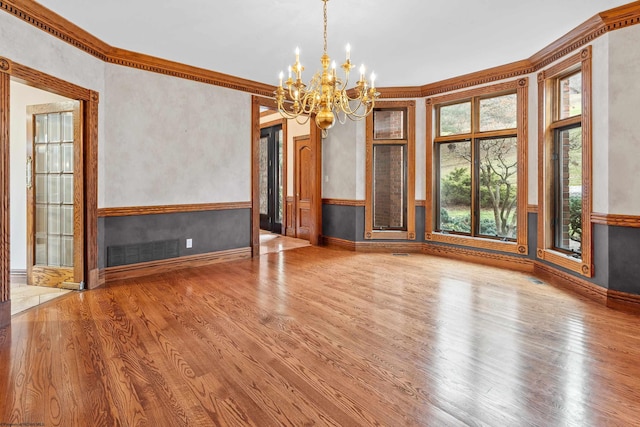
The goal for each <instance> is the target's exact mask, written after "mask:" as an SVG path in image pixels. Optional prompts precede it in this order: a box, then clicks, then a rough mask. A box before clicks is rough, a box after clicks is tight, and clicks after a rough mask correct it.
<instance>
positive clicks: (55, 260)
mask: <svg viewBox="0 0 640 427" xmlns="http://www.w3.org/2000/svg"><path fill="white" fill-rule="evenodd" d="M27 137H28V143H27V282H28V284H30V285H37V286H52V287H75V286H78V287H79V284H80V283H81V282H83V281H84V277H83V271H84V260H83V242H84V233H83V224H84V220H83V209H82V207H83V204H84V202H83V194H82V193H83V190H82V189H83V181H82V176H83V174H82V171H83V162H82V153H83V147H82V120H81V115H80V103H79V102H78V101H70V102H61V103H55V104H46V105H32V106H29V107H27Z"/></svg>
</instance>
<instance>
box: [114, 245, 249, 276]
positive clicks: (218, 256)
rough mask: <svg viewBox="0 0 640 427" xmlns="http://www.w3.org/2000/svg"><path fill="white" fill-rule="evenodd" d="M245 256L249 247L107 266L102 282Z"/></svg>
mask: <svg viewBox="0 0 640 427" xmlns="http://www.w3.org/2000/svg"><path fill="white" fill-rule="evenodd" d="M246 258H251V248H248V247H247V248H239V249H230V250H226V251H219V252H210V253H206V254H198V255H189V256H184V257H179V258H169V259H164V260H160V261H150V262H142V263H138V264H129V265H122V266H117V267H107V268H105V269H104V270H103V271H104V274H103V276H104V283H111V282H114V281H116V280H125V279H132V278H135V277H141V276H149V275H152V274H160V273H166V272H168V271H174V270H179V269H184V268H194V267H202V266H205V265H210V264H217V263H220V262H228V261H236V260H240V259H246Z"/></svg>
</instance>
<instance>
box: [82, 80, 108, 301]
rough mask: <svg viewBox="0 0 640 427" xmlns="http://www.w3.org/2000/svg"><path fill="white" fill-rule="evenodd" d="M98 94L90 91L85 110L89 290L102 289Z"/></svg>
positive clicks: (87, 281)
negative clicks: (99, 263)
mask: <svg viewBox="0 0 640 427" xmlns="http://www.w3.org/2000/svg"><path fill="white" fill-rule="evenodd" d="M99 101H100V95H99V94H98V92H95V91H90V92H89V99H88V100H84V101H83V104H84V105H83V107H84V108H83V109H84V122H85V123H84V125H85V126H84V150H85V151H84V176H85V179H84V191H85V193H84V203H85V212H84V220H85V239H86V244H85V250H86V256H85V275H84V277H85V282H86V284H87V286H86V287H87V289H92V288H96V287H99V286H101V285H102V284H103V283H100V280H99V277H98V273H99V269H98V120H99V117H98V103H99Z"/></svg>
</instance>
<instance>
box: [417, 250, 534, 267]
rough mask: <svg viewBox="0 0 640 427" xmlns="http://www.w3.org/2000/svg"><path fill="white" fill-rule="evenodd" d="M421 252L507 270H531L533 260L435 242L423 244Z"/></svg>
mask: <svg viewBox="0 0 640 427" xmlns="http://www.w3.org/2000/svg"><path fill="white" fill-rule="evenodd" d="M422 253H424V254H427V255H433V256H442V257H446V258H453V259H457V260H460V261H469V262H474V263H481V264H483V265H490V266H493V267H499V268H506V269H509V270H518V271H526V272H531V271H533V260H531V259H529V258H524V257H518V256H513V255H506V254H497V253H493V252H483V251H478V250H474V249H467V248H460V247H453V246H446V245H435V244H424V245H423V248H422Z"/></svg>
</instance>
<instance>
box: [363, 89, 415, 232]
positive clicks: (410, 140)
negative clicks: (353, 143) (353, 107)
mask: <svg viewBox="0 0 640 427" xmlns="http://www.w3.org/2000/svg"><path fill="white" fill-rule="evenodd" d="M376 108H377V109H378V108H379V109H383V108H405V109H406V113H407V117H406V122H407V137H406V139H403V140H393V141H384V142H383V141H378V142H379V143H386V144H388V143H397V144H406V146H407V188H406V192H407V208H406V209H407V211H406V216H407V229H406V231H387V230H385V231H380V230H374V229H373V147H374V145H376V141H374V139H373V126H374V123H373V114H371V115H369V116H368V117H367V119H366V161H365V165H366V167H365V170H366V182H365V205H364V206H365V215H364V216H365V226H364V227H365V230H364V238H365V239H408V240H415V239H416V221H415V215H416V208H415V190H416V185H415V182H416V167H415V164H416V154H415V152H416V137H415V128H416V102H415V101H383V102H378V103H377V104H376Z"/></svg>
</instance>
